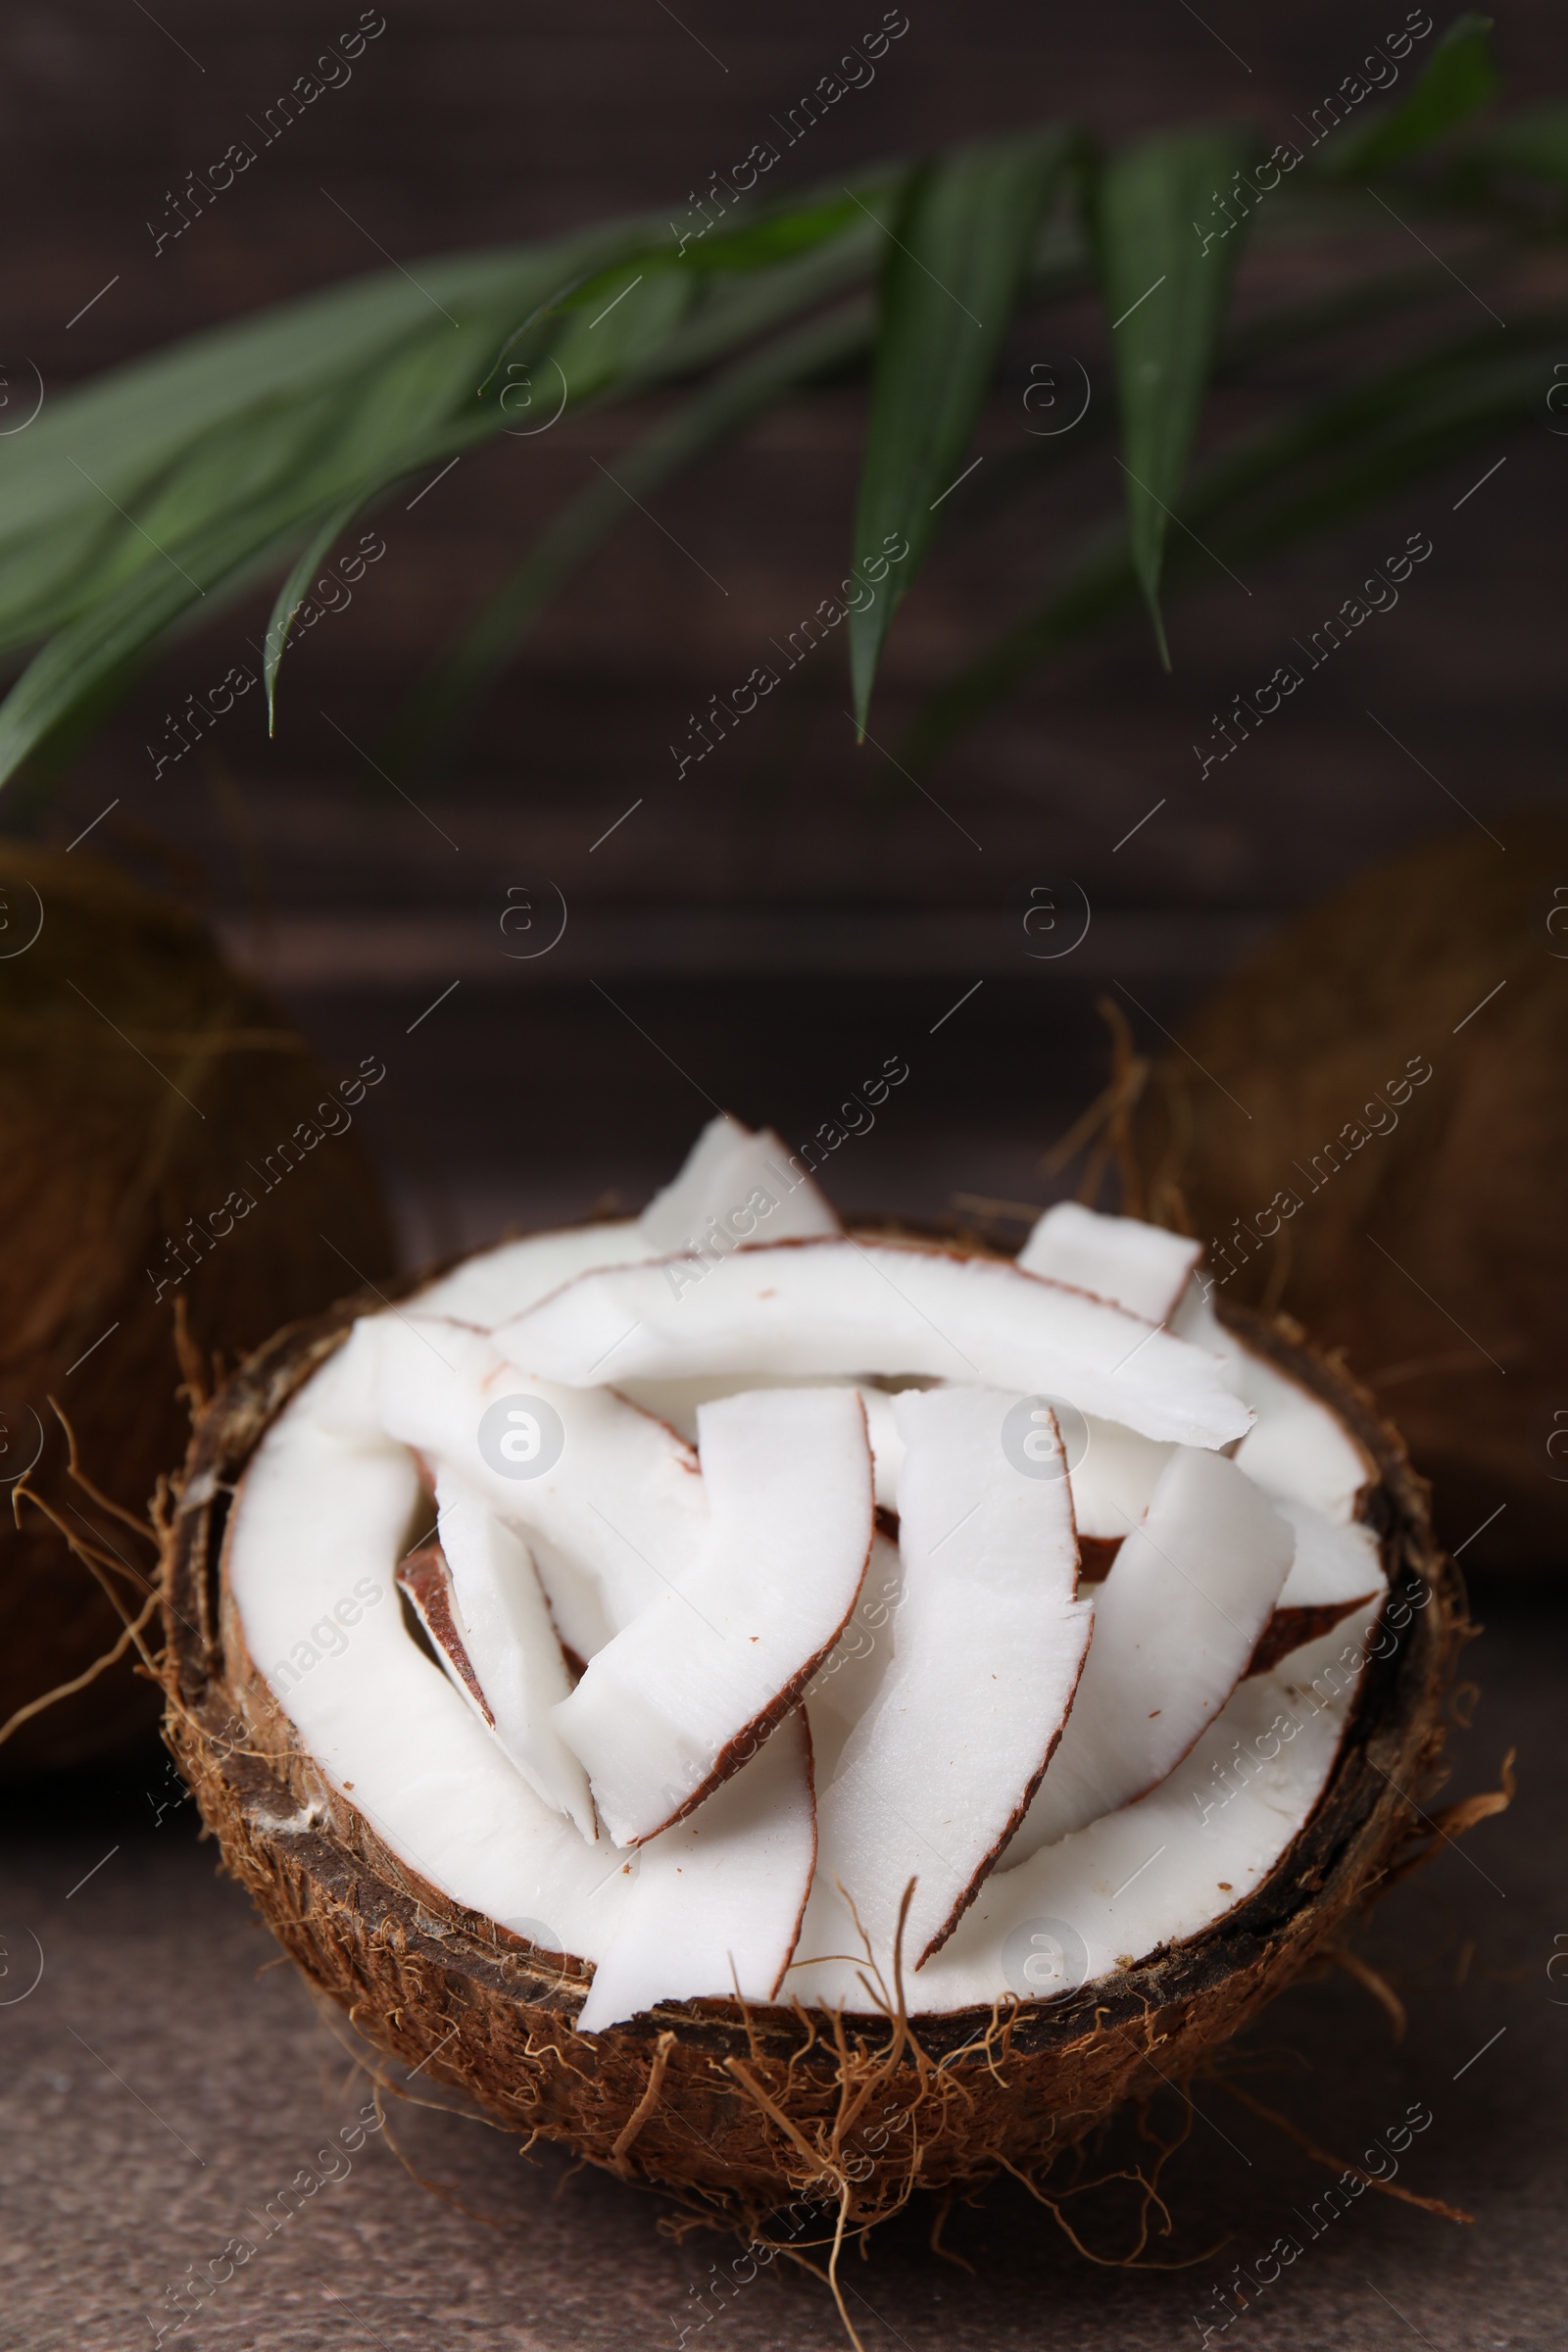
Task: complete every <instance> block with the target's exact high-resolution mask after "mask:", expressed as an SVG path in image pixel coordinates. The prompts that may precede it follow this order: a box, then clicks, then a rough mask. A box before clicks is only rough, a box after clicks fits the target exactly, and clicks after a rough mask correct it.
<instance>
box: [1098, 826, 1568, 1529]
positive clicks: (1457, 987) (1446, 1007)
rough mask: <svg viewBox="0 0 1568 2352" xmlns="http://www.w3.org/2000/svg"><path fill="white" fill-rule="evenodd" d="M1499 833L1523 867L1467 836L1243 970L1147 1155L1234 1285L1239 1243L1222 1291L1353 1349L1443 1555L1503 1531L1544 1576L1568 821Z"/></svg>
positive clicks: (1173, 1215) (1142, 1166)
mask: <svg viewBox="0 0 1568 2352" xmlns="http://www.w3.org/2000/svg"><path fill="white" fill-rule="evenodd" d="M1496 825H1497V831H1498V834H1499V836H1500V837H1501V841H1502V842H1505V843H1506V850H1504V849H1503V848H1502V847H1501V846H1500V845H1499V841H1498V840H1495V839H1494V838H1492V837H1491V836H1490V835H1488V834H1487V833H1484V832H1482V831H1479V830H1471V829H1461V831H1460V832H1459V833H1458V834H1457V835H1455V836H1453V837H1452V838H1449V839H1446V840H1443V841H1438V842H1434V843H1431V844H1429V845H1427V846H1426V847H1424V848H1422V849H1420V850H1417V851H1415V852H1413V853H1411V854H1409V855H1406V856H1404V857H1400V858H1395V859H1394V860H1392V861H1391V862H1390V863H1388V864H1385V865H1380V866H1377V867H1374V868H1373V869H1372V870H1371V871H1370V872H1369V873H1367V874H1365V875H1363V876H1361V877H1360V878H1359V879H1357V880H1356V881H1355V882H1353V883H1352V884H1351V885H1350V886H1349V887H1348V889H1345V890H1343V891H1341V892H1339V893H1338V894H1337V895H1336V896H1335V897H1333V898H1331V899H1329V900H1328V901H1326V902H1325V904H1324V905H1322V906H1321V907H1316V908H1314V909H1313V910H1311V911H1310V912H1309V913H1307V914H1305V915H1303V916H1302V917H1301V918H1300V919H1299V920H1298V921H1296V922H1294V923H1292V924H1291V925H1290V926H1289V927H1288V928H1287V929H1286V930H1285V931H1283V932H1282V933H1281V934H1280V935H1279V937H1278V938H1276V939H1275V940H1273V941H1272V942H1271V943H1270V944H1269V945H1268V946H1267V947H1265V948H1264V949H1263V951H1262V952H1261V953H1260V954H1259V955H1257V956H1254V957H1253V958H1252V959H1251V960H1250V962H1248V963H1247V964H1245V965H1243V966H1242V967H1241V968H1240V969H1239V970H1238V971H1237V972H1235V973H1234V974H1233V975H1232V976H1231V977H1230V978H1229V979H1228V980H1227V981H1226V982H1225V983H1224V985H1223V986H1222V987H1221V988H1220V989H1219V991H1218V992H1217V993H1216V995H1214V996H1213V997H1212V998H1211V999H1210V1000H1209V1001H1208V1003H1207V1004H1206V1005H1203V1006H1202V1007H1201V1009H1200V1010H1199V1011H1198V1013H1197V1014H1196V1015H1195V1016H1194V1017H1193V1018H1192V1019H1191V1020H1190V1021H1188V1022H1187V1023H1186V1024H1185V1025H1184V1027H1183V1029H1182V1036H1181V1043H1182V1045H1183V1047H1184V1048H1185V1049H1187V1053H1190V1054H1191V1055H1192V1056H1193V1058H1192V1059H1188V1058H1187V1054H1171V1055H1170V1056H1168V1057H1167V1059H1166V1060H1165V1061H1164V1062H1163V1063H1161V1064H1160V1065H1159V1066H1158V1067H1157V1068H1156V1070H1155V1072H1154V1076H1153V1080H1152V1084H1151V1086H1150V1088H1149V1091H1148V1094H1147V1095H1146V1098H1145V1101H1144V1103H1143V1104H1142V1106H1141V1108H1140V1110H1139V1113H1138V1118H1137V1123H1136V1136H1135V1148H1134V1150H1135V1159H1136V1163H1137V1168H1138V1172H1139V1176H1140V1178H1141V1181H1142V1192H1143V1200H1144V1203H1145V1205H1144V1207H1143V1210H1142V1213H1145V1214H1149V1215H1152V1216H1154V1217H1156V1218H1157V1219H1159V1220H1160V1221H1161V1222H1162V1223H1167V1224H1173V1225H1177V1226H1179V1227H1181V1228H1182V1229H1183V1230H1185V1231H1187V1232H1191V1233H1194V1234H1196V1235H1198V1236H1200V1237H1201V1239H1202V1241H1203V1243H1204V1246H1205V1248H1206V1249H1208V1250H1209V1251H1210V1255H1211V1258H1212V1260H1213V1262H1214V1263H1215V1265H1216V1267H1217V1268H1219V1269H1220V1270H1223V1266H1224V1262H1225V1261H1224V1253H1225V1251H1226V1250H1227V1245H1228V1244H1229V1246H1230V1257H1231V1259H1232V1261H1233V1262H1235V1264H1236V1271H1235V1273H1234V1274H1233V1275H1231V1276H1230V1277H1229V1278H1228V1279H1227V1281H1226V1283H1225V1286H1224V1290H1223V1293H1222V1296H1224V1297H1225V1298H1234V1299H1240V1300H1245V1301H1250V1302H1251V1303H1254V1304H1256V1303H1262V1302H1267V1303H1268V1304H1270V1305H1282V1306H1284V1307H1286V1308H1288V1309H1289V1311H1290V1312H1291V1313H1292V1314H1294V1315H1297V1316H1299V1319H1300V1320H1301V1321H1302V1322H1303V1323H1305V1324H1306V1326H1307V1328H1308V1329H1309V1330H1310V1331H1311V1332H1312V1333H1313V1334H1314V1336H1315V1337H1316V1338H1317V1339H1318V1340H1319V1341H1320V1342H1321V1344H1322V1345H1324V1346H1325V1347H1339V1348H1345V1349H1346V1350H1347V1352H1348V1355H1349V1357H1350V1360H1351V1361H1352V1362H1353V1363H1355V1364H1356V1365H1357V1366H1358V1367H1359V1368H1360V1369H1361V1371H1362V1373H1363V1376H1364V1377H1365V1379H1366V1380H1367V1382H1368V1384H1369V1386H1370V1387H1371V1388H1372V1389H1373V1391H1374V1393H1375V1394H1376V1395H1378V1396H1379V1397H1380V1398H1382V1399H1383V1400H1384V1401H1385V1403H1386V1405H1387V1408H1388V1409H1389V1410H1390V1411H1392V1412H1394V1413H1395V1414H1397V1418H1398V1421H1399V1426H1400V1428H1401V1429H1402V1430H1403V1432H1404V1436H1405V1439H1406V1442H1407V1443H1408V1445H1409V1448H1410V1454H1411V1458H1412V1460H1413V1461H1414V1462H1415V1463H1416V1465H1417V1467H1418V1468H1419V1469H1420V1470H1421V1472H1422V1473H1423V1474H1424V1476H1425V1477H1427V1478H1428V1479H1430V1480H1431V1481H1432V1484H1433V1487H1434V1491H1435V1497H1436V1509H1437V1523H1438V1529H1439V1533H1440V1535H1441V1537H1442V1538H1443V1540H1444V1541H1445V1542H1446V1543H1447V1544H1462V1543H1463V1542H1464V1541H1465V1539H1466V1538H1467V1537H1469V1536H1470V1535H1472V1534H1473V1533H1474V1532H1475V1531H1476V1530H1477V1529H1478V1528H1479V1527H1480V1526H1481V1525H1482V1523H1483V1522H1484V1521H1487V1520H1492V1521H1493V1522H1494V1523H1493V1525H1491V1526H1490V1527H1489V1528H1488V1530H1487V1535H1486V1539H1485V1543H1484V1544H1482V1545H1480V1546H1479V1547H1478V1552H1477V1554H1476V1555H1475V1556H1476V1557H1477V1558H1478V1559H1479V1560H1481V1561H1483V1562H1484V1563H1485V1564H1486V1565H1487V1566H1488V1567H1489V1568H1502V1567H1507V1568H1515V1569H1521V1570H1532V1571H1540V1570H1543V1569H1557V1568H1559V1567H1560V1565H1561V1563H1562V1561H1563V1558H1564V1555H1565V1552H1568V1390H1565V1389H1564V1387H1563V1382H1562V1333H1563V1331H1564V1329H1565V1328H1568V1248H1565V1247H1564V1244H1563V1237H1562V1215H1561V1193H1562V1185H1563V1171H1564V1169H1565V1168H1568V1083H1565V1073H1568V822H1565V821H1564V820H1563V819H1562V818H1561V817H1555V816H1543V815H1540V814H1535V815H1524V814H1519V815H1514V816H1506V815H1504V816H1499V817H1498V818H1497V819H1496ZM1412 1062H1414V1063H1416V1064H1417V1065H1418V1066H1419V1065H1420V1064H1421V1063H1423V1062H1424V1063H1426V1064H1428V1065H1430V1071H1431V1075H1430V1077H1428V1078H1427V1079H1426V1080H1425V1081H1424V1082H1422V1083H1420V1084H1409V1085H1408V1087H1407V1091H1404V1098H1403V1100H1402V1102H1401V1101H1394V1102H1391V1101H1390V1082H1391V1081H1394V1082H1396V1083H1395V1090H1394V1091H1395V1093H1396V1095H1397V1094H1398V1093H1399V1092H1400V1091H1401V1087H1400V1083H1399V1082H1401V1081H1404V1080H1406V1077H1407V1070H1408V1065H1410V1064H1411V1063H1412ZM1198 1065H1201V1066H1198ZM1391 1118H1397V1122H1398V1123H1397V1127H1392V1128H1391V1127H1390V1124H1389V1122H1390V1120H1391ZM1374 1125H1378V1126H1382V1127H1383V1128H1384V1129H1385V1132H1384V1133H1382V1134H1376V1133H1371V1132H1370V1130H1371V1128H1372V1127H1373V1126H1374ZM1357 1133H1359V1134H1361V1135H1362V1136H1364V1137H1365V1139H1366V1140H1364V1141H1361V1142H1359V1143H1357V1142H1356V1141H1355V1140H1354V1139H1355V1137H1356V1135H1357ZM1282 1191H1283V1192H1285V1193H1286V1194H1288V1195H1294V1196H1295V1197H1296V1198H1297V1200H1298V1201H1299V1203H1300V1205H1299V1208H1297V1209H1296V1210H1295V1211H1287V1213H1285V1214H1284V1216H1283V1218H1280V1217H1277V1216H1276V1215H1275V1214H1274V1213H1273V1212H1271V1210H1270V1203H1272V1202H1274V1201H1275V1197H1276V1195H1277V1194H1279V1193H1280V1192H1282ZM1282 1205H1283V1204H1282ZM1238 1220H1239V1221H1240V1229H1238ZM1260 1225H1261V1227H1262V1231H1261V1232H1260V1231H1259V1230H1258V1229H1259V1226H1260ZM1276 1225H1277V1227H1278V1230H1277V1231H1274V1230H1272V1228H1273V1227H1275V1226H1276ZM1233 1236H1234V1237H1235V1239H1234V1241H1232V1240H1231V1237H1233ZM1504 1503H1505V1504H1506V1506H1507V1508H1506V1510H1505V1511H1503V1512H1502V1513H1501V1514H1500V1515H1498V1505H1499V1504H1504Z"/></svg>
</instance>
